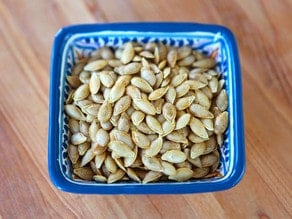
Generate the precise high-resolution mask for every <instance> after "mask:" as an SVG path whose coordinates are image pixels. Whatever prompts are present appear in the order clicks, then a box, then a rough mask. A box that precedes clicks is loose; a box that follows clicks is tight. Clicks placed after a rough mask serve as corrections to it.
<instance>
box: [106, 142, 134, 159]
mask: <svg viewBox="0 0 292 219" xmlns="http://www.w3.org/2000/svg"><path fill="white" fill-rule="evenodd" d="M108 146H109V148H110V149H111V150H112V151H114V152H115V153H116V154H117V155H119V156H120V157H134V156H135V153H134V152H133V151H132V150H131V147H130V146H129V145H127V144H125V143H124V142H122V141H111V142H110V143H109V144H108Z"/></svg>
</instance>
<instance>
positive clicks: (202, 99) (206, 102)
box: [196, 90, 211, 109]
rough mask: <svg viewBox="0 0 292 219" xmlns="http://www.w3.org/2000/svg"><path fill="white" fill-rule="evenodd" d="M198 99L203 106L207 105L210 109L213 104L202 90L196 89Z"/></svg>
mask: <svg viewBox="0 0 292 219" xmlns="http://www.w3.org/2000/svg"><path fill="white" fill-rule="evenodd" d="M196 100H197V102H198V103H199V104H200V105H201V106H203V107H205V108H206V109H209V108H210V106H211V101H210V99H209V98H208V97H207V95H206V94H204V93H203V92H202V91H200V90H196Z"/></svg>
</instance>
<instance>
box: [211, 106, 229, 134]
mask: <svg viewBox="0 0 292 219" xmlns="http://www.w3.org/2000/svg"><path fill="white" fill-rule="evenodd" d="M227 126H228V112H227V111H225V112H222V113H220V114H219V115H218V116H217V117H216V118H215V128H214V131H215V133H216V134H223V133H224V132H225V130H226V129H227Z"/></svg>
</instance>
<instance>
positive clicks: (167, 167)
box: [161, 161, 176, 176]
mask: <svg viewBox="0 0 292 219" xmlns="http://www.w3.org/2000/svg"><path fill="white" fill-rule="evenodd" d="M161 165H162V168H163V171H162V172H163V173H164V174H165V175H168V176H170V175H175V174H176V169H175V167H174V166H173V165H172V164H171V163H168V162H166V161H161Z"/></svg>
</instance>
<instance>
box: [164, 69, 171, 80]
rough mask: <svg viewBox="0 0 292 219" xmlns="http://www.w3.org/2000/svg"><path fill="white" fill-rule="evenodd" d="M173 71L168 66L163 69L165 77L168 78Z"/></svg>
mask: <svg viewBox="0 0 292 219" xmlns="http://www.w3.org/2000/svg"><path fill="white" fill-rule="evenodd" d="M170 73H171V68H170V67H166V68H165V69H163V78H167V77H168V76H169V75H170Z"/></svg>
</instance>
